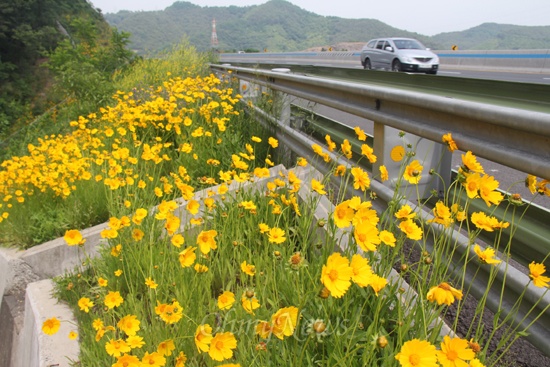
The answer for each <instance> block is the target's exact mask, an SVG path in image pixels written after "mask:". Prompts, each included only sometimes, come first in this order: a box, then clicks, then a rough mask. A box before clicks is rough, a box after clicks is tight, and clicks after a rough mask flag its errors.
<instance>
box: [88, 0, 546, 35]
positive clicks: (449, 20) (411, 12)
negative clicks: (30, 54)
mask: <svg viewBox="0 0 550 367" xmlns="http://www.w3.org/2000/svg"><path fill="white" fill-rule="evenodd" d="M88 1H89V2H91V3H92V4H93V5H94V6H95V7H97V8H100V9H101V10H102V11H103V13H116V12H118V11H119V10H130V11H140V10H146V11H149V10H163V9H164V8H166V7H168V6H170V5H172V4H173V3H174V2H175V1H176V0H88ZM288 1H290V2H291V3H292V4H294V5H297V6H299V7H300V8H302V9H304V10H307V11H310V12H313V13H315V14H318V15H324V16H336V17H341V18H355V19H357V18H373V19H378V20H380V21H382V22H384V23H386V24H388V25H390V26H392V27H395V28H399V29H403V30H407V31H411V32H417V33H420V34H424V35H429V36H432V35H434V34H437V33H442V32H452V31H463V30H465V29H468V28H472V27H475V26H477V25H480V24H482V23H487V22H492V23H501V24H515V25H550V0H522V1H518V0H438V1H434V0H390V1H387V2H386V1H379V0H378V1H374V0H288ZM189 2H191V3H193V4H196V5H199V6H203V7H204V6H230V5H235V6H249V5H260V4H264V3H266V2H267V0H189ZM415 4H422V5H415ZM415 6H416V7H415Z"/></svg>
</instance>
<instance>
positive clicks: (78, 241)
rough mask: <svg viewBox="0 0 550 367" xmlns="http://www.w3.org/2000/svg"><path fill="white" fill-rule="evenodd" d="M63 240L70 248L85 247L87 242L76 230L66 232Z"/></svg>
mask: <svg viewBox="0 0 550 367" xmlns="http://www.w3.org/2000/svg"><path fill="white" fill-rule="evenodd" d="M63 239H64V240H65V242H67V245H69V246H77V245H83V244H84V242H86V240H85V239H84V238H82V233H80V231H78V230H76V229H70V230H68V231H66V232H65V235H64V236H63Z"/></svg>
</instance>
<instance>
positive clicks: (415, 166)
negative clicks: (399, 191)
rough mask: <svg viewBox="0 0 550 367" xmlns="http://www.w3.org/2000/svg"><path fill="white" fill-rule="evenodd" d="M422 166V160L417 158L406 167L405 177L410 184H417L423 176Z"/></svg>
mask: <svg viewBox="0 0 550 367" xmlns="http://www.w3.org/2000/svg"><path fill="white" fill-rule="evenodd" d="M423 168H424V167H422V166H421V165H420V162H419V161H418V160H417V159H415V160H414V161H412V162H411V163H410V164H409V165H408V166H407V167H405V172H403V178H404V179H405V180H407V181H408V182H409V183H410V184H413V185H416V184H418V182H419V181H420V179H421V178H422V175H421V174H422V169H423Z"/></svg>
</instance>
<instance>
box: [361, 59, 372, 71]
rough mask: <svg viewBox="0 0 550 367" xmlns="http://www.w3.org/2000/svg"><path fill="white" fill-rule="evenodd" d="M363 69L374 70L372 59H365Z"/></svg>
mask: <svg viewBox="0 0 550 367" xmlns="http://www.w3.org/2000/svg"><path fill="white" fill-rule="evenodd" d="M363 67H364V68H365V69H366V70H371V69H372V65H371V63H370V59H365V63H364V64H363Z"/></svg>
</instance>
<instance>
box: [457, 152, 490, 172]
mask: <svg viewBox="0 0 550 367" xmlns="http://www.w3.org/2000/svg"><path fill="white" fill-rule="evenodd" d="M462 165H463V168H464V171H466V173H468V172H477V173H485V171H484V170H483V167H482V166H481V164H479V162H478V161H477V159H476V156H475V155H473V154H472V152H471V151H467V152H466V154H462Z"/></svg>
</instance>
